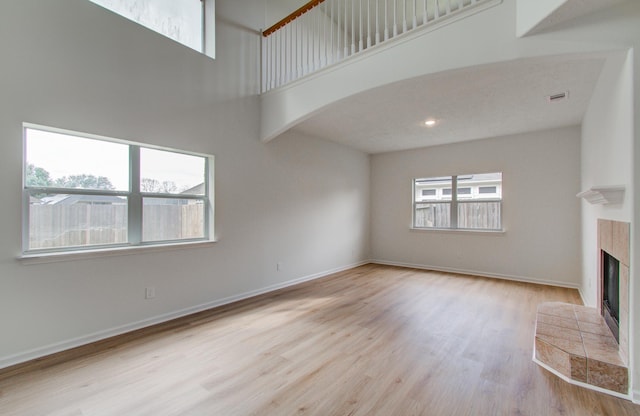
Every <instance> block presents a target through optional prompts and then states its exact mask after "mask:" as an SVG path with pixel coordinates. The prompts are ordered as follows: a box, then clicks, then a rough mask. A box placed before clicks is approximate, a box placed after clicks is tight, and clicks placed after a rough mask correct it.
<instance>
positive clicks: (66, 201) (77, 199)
mask: <svg viewBox="0 0 640 416" xmlns="http://www.w3.org/2000/svg"><path fill="white" fill-rule="evenodd" d="M40 201H41V203H42V204H45V205H73V204H124V203H126V198H124V197H120V196H115V195H114V196H111V195H68V194H58V195H54V196H47V197H44V198H42V199H41V200H40Z"/></svg>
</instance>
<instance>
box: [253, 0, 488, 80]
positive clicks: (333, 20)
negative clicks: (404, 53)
mask: <svg viewBox="0 0 640 416" xmlns="http://www.w3.org/2000/svg"><path fill="white" fill-rule="evenodd" d="M490 2H493V3H495V0H313V1H311V2H309V3H307V4H305V5H304V6H303V7H301V8H300V9H298V10H296V11H295V12H293V13H292V14H290V15H289V16H287V17H285V18H284V19H282V20H281V21H280V22H278V23H276V24H275V25H273V26H272V27H270V28H269V29H267V30H265V31H263V33H262V35H263V36H262V92H266V91H269V90H271V89H274V88H277V87H280V86H282V85H285V84H287V83H289V82H292V81H295V80H297V79H299V78H301V77H303V76H305V75H307V74H310V73H312V72H315V71H317V70H319V69H322V68H324V67H327V66H329V65H333V64H336V63H338V62H340V61H343V60H344V59H347V58H349V57H352V56H355V55H357V54H359V53H360V52H362V51H364V50H366V49H368V48H371V47H374V46H377V45H380V44H382V43H384V42H386V41H389V40H391V39H394V38H396V37H398V36H399V35H403V34H405V33H408V32H410V31H413V30H417V29H422V28H426V27H430V26H431V25H432V24H434V23H436V22H438V21H442V20H443V19H445V18H449V17H452V16H454V15H460V14H461V13H464V12H465V11H470V10H471V9H474V8H475V7H476V6H478V5H480V4H486V3H490Z"/></svg>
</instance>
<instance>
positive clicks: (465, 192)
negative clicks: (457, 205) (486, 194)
mask: <svg viewBox="0 0 640 416" xmlns="http://www.w3.org/2000/svg"><path fill="white" fill-rule="evenodd" d="M458 195H471V188H458Z"/></svg>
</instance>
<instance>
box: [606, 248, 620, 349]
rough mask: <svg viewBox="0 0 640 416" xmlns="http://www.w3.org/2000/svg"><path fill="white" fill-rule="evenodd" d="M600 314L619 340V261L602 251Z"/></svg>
mask: <svg viewBox="0 0 640 416" xmlns="http://www.w3.org/2000/svg"><path fill="white" fill-rule="evenodd" d="M602 316H603V317H604V320H605V322H606V323H607V326H609V328H610V329H611V332H612V333H613V336H614V337H615V339H616V341H617V342H620V261H618V260H617V259H616V258H615V257H613V256H612V255H610V254H609V253H607V252H606V251H604V250H603V251H602Z"/></svg>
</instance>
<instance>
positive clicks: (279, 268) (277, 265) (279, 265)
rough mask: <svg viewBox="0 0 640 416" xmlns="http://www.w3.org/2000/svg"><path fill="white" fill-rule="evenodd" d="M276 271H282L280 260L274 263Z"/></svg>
mask: <svg viewBox="0 0 640 416" xmlns="http://www.w3.org/2000/svg"><path fill="white" fill-rule="evenodd" d="M276 271H277V272H279V271H282V262H281V261H279V262H277V263H276Z"/></svg>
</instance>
